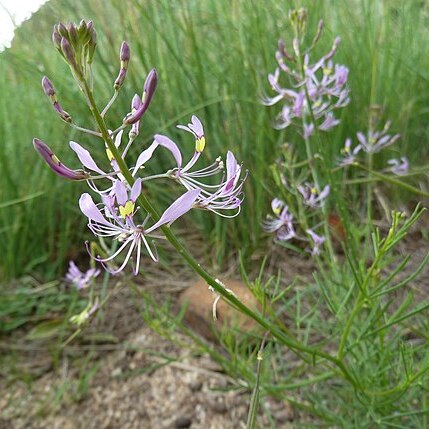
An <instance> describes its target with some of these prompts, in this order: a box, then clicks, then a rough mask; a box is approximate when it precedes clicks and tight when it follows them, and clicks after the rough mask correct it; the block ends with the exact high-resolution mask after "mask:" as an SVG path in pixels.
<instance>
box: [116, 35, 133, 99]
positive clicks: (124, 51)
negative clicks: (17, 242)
mask: <svg viewBox="0 0 429 429" xmlns="http://www.w3.org/2000/svg"><path fill="white" fill-rule="evenodd" d="M119 59H120V60H121V69H120V70H119V74H118V77H117V78H116V80H115V83H114V84H113V87H114V88H115V89H116V90H118V89H119V88H120V87H121V86H122V85H123V83H124V80H125V77H126V76H127V69H128V62H129V60H130V47H129V46H128V43H127V42H122V45H121V50H120V52H119Z"/></svg>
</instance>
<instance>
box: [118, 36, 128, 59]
mask: <svg viewBox="0 0 429 429" xmlns="http://www.w3.org/2000/svg"><path fill="white" fill-rule="evenodd" d="M119 58H120V59H121V61H124V62H127V63H128V61H129V60H130V47H129V45H128V43H127V42H125V41H124V42H122V45H121V50H120V52H119Z"/></svg>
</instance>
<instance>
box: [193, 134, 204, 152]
mask: <svg viewBox="0 0 429 429" xmlns="http://www.w3.org/2000/svg"><path fill="white" fill-rule="evenodd" d="M205 146H206V138H205V137H204V136H203V137H200V138H199V139H196V140H195V150H196V151H197V152H202V151H203V150H204V148H205Z"/></svg>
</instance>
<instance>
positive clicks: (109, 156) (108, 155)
mask: <svg viewBox="0 0 429 429" xmlns="http://www.w3.org/2000/svg"><path fill="white" fill-rule="evenodd" d="M106 154H107V158H109V161H112V160H113V159H114V158H115V157H114V156H113V153H112V151H111V150H110V149H109V148H108V147H107V148H106Z"/></svg>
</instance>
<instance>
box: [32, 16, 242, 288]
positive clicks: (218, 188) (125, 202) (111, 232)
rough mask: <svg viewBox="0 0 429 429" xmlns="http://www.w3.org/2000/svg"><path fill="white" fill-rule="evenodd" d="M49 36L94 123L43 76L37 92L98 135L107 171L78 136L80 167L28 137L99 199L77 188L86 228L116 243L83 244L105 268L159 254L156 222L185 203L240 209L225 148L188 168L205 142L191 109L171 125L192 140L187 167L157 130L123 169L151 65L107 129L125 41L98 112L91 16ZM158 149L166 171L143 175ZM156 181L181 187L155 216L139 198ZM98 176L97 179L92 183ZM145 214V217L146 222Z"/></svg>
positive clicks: (126, 55) (234, 170)
mask: <svg viewBox="0 0 429 429" xmlns="http://www.w3.org/2000/svg"><path fill="white" fill-rule="evenodd" d="M52 39H53V42H54V45H55V47H56V48H57V50H58V51H59V52H60V54H61V55H62V56H63V58H64V59H65V61H66V63H67V64H68V65H69V67H70V70H71V72H72V74H73V76H74V78H75V80H76V81H77V83H78V85H79V87H80V89H81V90H82V92H83V93H84V94H85V96H86V101H87V102H88V104H89V106H90V108H91V111H92V112H93V113H94V117H95V120H96V122H97V124H98V128H99V129H98V130H91V129H86V128H83V127H81V126H79V125H77V124H76V123H75V122H74V120H73V118H72V116H71V115H70V114H69V113H67V112H66V111H65V110H64V109H63V108H62V106H61V104H60V103H59V101H58V98H57V94H56V91H55V89H54V86H53V84H52V82H51V81H50V80H49V78H48V77H46V76H45V77H43V79H42V88H43V91H44V92H45V94H46V96H47V97H48V99H49V100H50V102H51V104H52V106H53V108H54V110H55V111H56V112H57V114H58V115H59V117H60V119H62V120H63V121H64V122H66V123H67V124H69V125H70V126H72V127H73V128H75V129H77V130H79V131H82V132H85V133H88V134H90V135H92V136H95V137H97V138H101V139H102V140H103V141H104V144H105V147H106V156H107V159H108V161H109V163H110V169H109V171H104V170H102V169H101V168H100V167H99V166H98V164H97V162H96V161H95V160H94V158H93V156H92V155H91V152H90V151H89V150H88V149H85V148H84V147H82V146H81V145H80V144H79V143H77V142H70V148H71V149H72V150H73V151H74V152H75V154H76V155H77V157H78V159H79V161H80V164H81V167H82V168H79V169H72V168H69V167H67V166H65V165H64V164H63V163H62V162H61V161H60V160H59V159H58V157H57V156H56V155H55V154H54V152H53V151H52V150H51V149H50V148H49V147H48V146H47V145H46V144H45V143H44V142H43V141H42V140H40V139H38V138H35V139H34V140H33V145H34V147H35V149H36V150H37V151H38V152H39V154H40V155H41V156H42V157H43V159H44V160H45V161H46V163H47V164H48V165H49V167H50V168H51V169H52V170H53V171H54V172H55V173H56V174H57V175H59V176H61V177H63V178H66V179H69V180H85V181H87V183H88V185H89V187H90V189H91V190H92V191H93V192H94V193H95V194H96V197H97V198H98V199H99V202H94V199H93V197H92V196H91V195H90V194H89V193H83V194H82V195H81V197H80V199H79V207H80V210H81V211H82V213H83V214H84V215H85V216H86V217H87V218H88V228H89V229H90V231H91V232H92V233H93V234H94V235H95V236H96V237H104V238H106V237H108V238H110V239H112V240H114V241H116V242H118V243H119V246H118V249H117V250H116V251H114V252H112V253H111V254H110V255H109V256H107V257H101V256H100V255H98V254H93V253H92V252H91V251H90V250H89V246H88V245H87V247H88V251H89V253H90V254H91V256H92V257H93V258H94V259H95V260H96V261H98V262H100V263H101V264H102V265H103V266H104V267H105V268H106V270H107V271H109V272H110V273H111V274H118V273H119V272H121V271H123V270H124V269H125V267H126V266H127V265H128V264H129V263H130V262H131V263H132V264H133V273H134V274H135V275H136V274H138V273H139V270H140V263H141V255H142V254H143V250H145V251H146V253H147V254H148V255H149V257H150V258H151V259H152V260H154V261H157V260H158V256H157V252H156V247H155V243H154V241H153V240H154V239H156V238H159V237H160V235H159V234H161V235H162V233H163V231H164V232H165V229H163V227H165V226H167V227H168V226H170V225H171V224H172V223H173V222H174V221H175V220H177V219H178V218H179V217H181V216H183V215H184V214H186V213H187V212H188V211H190V210H191V209H203V210H208V211H211V212H214V213H216V214H219V215H221V216H223V217H234V216H237V215H238V214H239V212H240V207H241V204H242V201H243V189H242V188H243V184H244V181H245V179H246V176H247V173H246V175H245V176H244V177H240V176H241V170H242V168H241V166H240V165H239V164H238V162H237V160H236V158H235V156H234V155H233V154H232V152H230V151H228V153H227V155H226V160H225V162H224V161H222V159H221V158H220V157H219V158H217V159H216V160H215V162H214V163H212V164H210V165H209V166H206V167H203V168H200V169H198V170H192V169H193V167H194V166H195V165H196V163H197V162H198V161H199V158H200V156H201V155H202V153H203V151H204V148H205V145H206V137H205V133H204V128H203V124H202V123H201V121H200V119H199V118H198V117H197V116H195V115H193V116H192V118H191V122H190V123H189V124H188V125H178V128H180V129H182V130H184V131H186V132H188V133H191V134H192V135H193V137H194V139H195V151H194V154H193V156H192V158H191V159H190V161H189V162H188V163H187V164H186V165H184V166H183V165H182V153H181V150H180V149H179V147H178V145H177V144H176V143H175V142H173V141H172V140H171V139H170V138H169V137H167V136H164V135H160V134H157V135H155V136H154V140H153V143H152V144H151V145H150V146H149V147H147V148H144V149H143V150H142V151H141V152H140V155H139V156H138V157H137V159H136V160H135V162H133V163H132V166H131V167H129V164H128V163H129V160H128V158H129V156H128V154H129V149H130V147H131V145H132V144H133V143H134V142H136V141H137V140H138V136H139V133H140V126H141V122H142V118H143V115H144V114H145V112H146V111H147V109H148V108H149V105H150V102H151V100H152V98H153V96H154V93H155V90H156V87H157V83H158V75H157V72H156V70H155V69H152V70H151V71H150V72H149V73H148V75H147V77H146V81H145V83H144V88H143V93H142V96H141V97H140V96H139V95H138V94H136V95H135V96H134V97H133V99H132V100H131V110H130V112H129V113H127V114H125V116H124V118H123V119H122V121H121V122H120V123H119V124H118V126H117V128H116V129H115V130H114V131H110V130H109V129H108V128H107V127H106V125H105V117H106V115H107V113H108V111H109V109H110V107H111V106H112V104H113V103H114V101H115V100H116V98H117V97H118V94H119V91H120V89H121V88H122V86H123V84H124V82H125V78H126V75H127V72H128V66H129V62H130V56H131V55H130V47H129V45H128V43H127V42H123V43H122V45H121V48H120V52H119V59H120V69H119V74H118V76H117V78H116V79H115V81H114V83H113V88H114V94H113V96H112V98H111V100H110V101H109V102H108V103H107V105H106V106H105V108H104V109H103V110H102V112H98V110H97V109H96V107H95V103H94V97H93V76H92V61H93V56H94V52H95V47H96V33H95V29H94V26H93V23H92V21H84V20H82V21H81V22H80V24H79V25H75V24H70V25H68V26H65V25H64V24H58V25H56V26H55V27H54V32H53V35H52ZM127 128H129V133H128V142H127V143H126V145H125V146H124V149H121V147H122V146H123V145H122V140H123V135H124V131H125V129H127ZM136 144H138V143H136ZM159 147H163V148H165V149H167V150H168V151H170V152H171V154H172V155H173V158H174V159H175V162H176V167H173V168H171V169H170V170H168V171H167V172H161V173H159V174H154V175H151V176H145V175H144V174H142V173H144V171H145V170H144V166H145V164H146V163H147V162H149V161H150V159H151V158H152V156H153V155H154V154H155V152H156V151H157V149H158V148H159ZM225 165H226V168H225ZM215 175H220V176H221V178H220V180H219V181H218V183H217V184H211V183H206V182H204V179H205V178H207V177H209V176H215ZM155 179H156V180H162V179H165V180H168V179H170V180H171V181H172V182H174V183H176V184H177V185H179V186H181V187H183V188H184V193H183V194H182V195H181V196H179V197H178V198H177V199H176V200H175V201H173V202H172V203H171V205H170V206H169V207H168V208H167V209H166V210H165V211H164V212H163V214H162V215H161V216H158V215H157V212H156V211H155V210H154V208H153V207H152V205H151V203H149V201H148V200H147V199H146V198H145V197H144V196H143V192H144V183H145V182H146V181H148V180H155ZM99 182H102V183H103V185H99V184H98V183H99ZM96 183H97V184H96ZM139 204H140V205H139ZM150 219H152V222H151V225H150V226H148V222H149V221H150ZM123 253H124V254H125V257H124V258H123V259H122V260H121V261H120V262H119V266H118V267H117V266H113V265H112V262H113V261H114V260H116V259H117V258H118V257H119V256H120V255H121V254H123ZM72 268H73V267H72ZM72 274H73V273H72ZM74 274H76V273H74ZM75 277H76V276H75ZM82 282H83V283H85V282H84V279H83V280H82V279H81V280H79V281H78V283H77V284H79V285H81V286H82V285H83V283H82ZM82 287H83V286H82Z"/></svg>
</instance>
